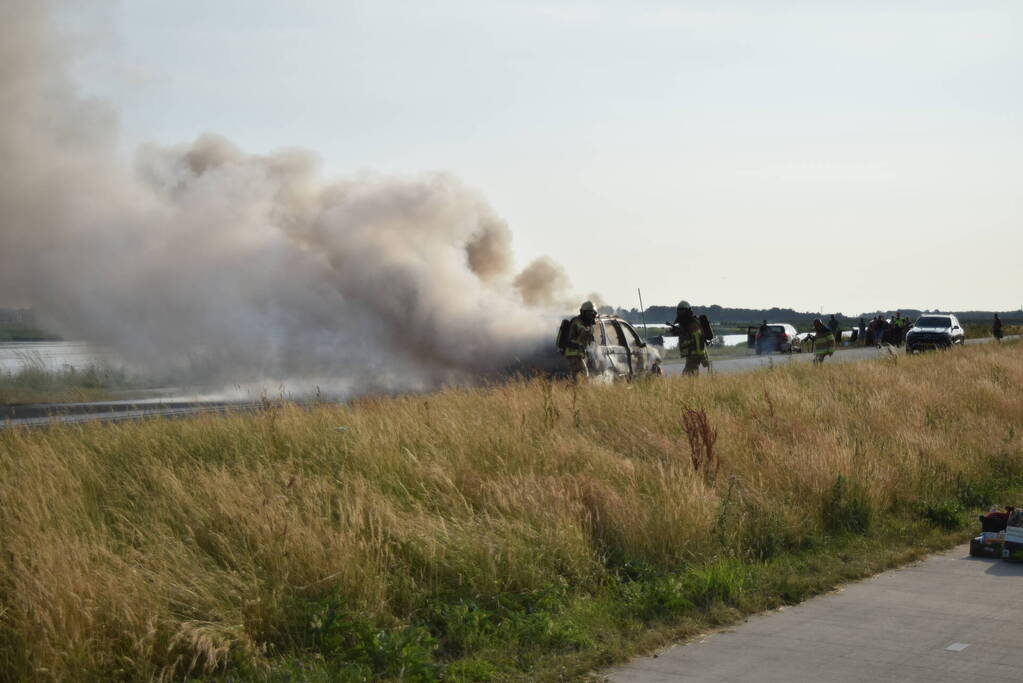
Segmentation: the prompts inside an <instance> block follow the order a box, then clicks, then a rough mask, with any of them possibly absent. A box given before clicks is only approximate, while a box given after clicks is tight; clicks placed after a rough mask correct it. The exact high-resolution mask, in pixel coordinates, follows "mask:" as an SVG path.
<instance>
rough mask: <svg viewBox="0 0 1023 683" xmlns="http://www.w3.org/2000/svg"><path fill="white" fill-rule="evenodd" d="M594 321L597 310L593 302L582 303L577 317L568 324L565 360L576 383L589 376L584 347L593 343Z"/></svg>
mask: <svg viewBox="0 0 1023 683" xmlns="http://www.w3.org/2000/svg"><path fill="white" fill-rule="evenodd" d="M596 321H597V310H596V309H595V308H594V307H593V302H591V301H584V302H583V305H582V306H580V307H579V315H577V316H576V317H574V318H572V322H571V323H570V324H569V329H568V342H567V344H566V345H565V359H566V360H568V371H569V372H571V373H572V379H574V380H575V381H576V382H578V381H579V380H583V379H586V378H588V377H589V376H590V370H589V368H588V367H587V365H586V347H587V346H589V345H590V344H592V343H593V325H594V323H595V322H596Z"/></svg>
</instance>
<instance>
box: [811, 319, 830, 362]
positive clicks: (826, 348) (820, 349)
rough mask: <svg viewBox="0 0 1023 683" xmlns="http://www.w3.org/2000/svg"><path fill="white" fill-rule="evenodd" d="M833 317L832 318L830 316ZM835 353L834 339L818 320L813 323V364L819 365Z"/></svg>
mask: <svg viewBox="0 0 1023 683" xmlns="http://www.w3.org/2000/svg"><path fill="white" fill-rule="evenodd" d="M832 317H833V316H832ZM834 353H835V337H834V336H833V335H832V333H831V330H829V329H828V328H826V327H825V326H824V323H823V322H821V319H820V318H816V319H814V321H813V364H814V365H820V364H821V363H823V362H824V359H825V358H827V357H828V356H831V355H834Z"/></svg>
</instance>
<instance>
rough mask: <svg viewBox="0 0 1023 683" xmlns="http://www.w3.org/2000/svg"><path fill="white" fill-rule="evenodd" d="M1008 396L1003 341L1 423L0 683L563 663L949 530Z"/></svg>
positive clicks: (592, 657)
mask: <svg viewBox="0 0 1023 683" xmlns="http://www.w3.org/2000/svg"><path fill="white" fill-rule="evenodd" d="M1021 383H1023V345H1021V344H1019V343H1006V344H1002V345H981V346H977V347H967V348H964V349H962V350H957V353H952V354H925V355H922V356H913V357H898V358H896V359H891V360H885V361H876V362H864V363H855V364H842V365H838V364H836V365H834V366H828V365H825V366H823V367H811V366H810V365H809V364H802V363H800V364H793V365H791V366H786V367H779V366H776V367H774V368H770V369H764V370H762V371H757V372H753V373H746V374H743V375H714V376H703V377H699V378H695V379H693V378H685V377H678V378H675V377H668V378H663V379H660V380H659V379H656V378H651V380H650V381H642V382H634V383H631V384H620V385H614V386H600V385H585V386H578V387H577V386H575V385H571V384H563V383H556V384H553V385H552V384H548V383H546V382H543V381H539V380H537V381H524V382H520V383H513V384H511V385H508V386H501V387H494V388H484V389H450V390H447V391H444V392H440V393H437V394H434V395H430V396H410V397H400V398H371V399H364V400H361V401H356V402H353V403H352V404H350V405H344V406H332V405H317V406H310V407H299V406H294V405H289V404H277V403H269V402H268V403H267V404H266V405H265V407H264V409H263V410H262V411H260V412H259V413H257V414H252V415H227V416H222V415H221V416H213V415H207V416H200V417H196V418H194V419H187V420H175V421H168V420H160V419H155V420H147V421H142V422H129V423H118V424H107V425H104V424H88V425H81V426H54V427H52V428H48V429H44V430H26V429H18V430H2V431H0V547H2V548H3V553H0V681H5V682H6V681H20V680H68V679H73V680H82V681H109V680H151V679H172V680H184V679H190V680H210V681H228V680H232V681H240V680H253V681H282V682H283V681H289V682H291V681H345V680H351V681H355V680H405V681H432V680H453V681H482V680H521V681H527V680H528V681H532V680H550V681H554V680H579V679H582V678H585V677H586V676H588V675H589V673H590V672H592V671H594V670H597V669H600V668H601V667H604V666H607V665H610V664H612V663H616V662H620V661H623V660H624V659H626V658H627V657H629V656H631V655H633V654H635V653H638V652H642V651H647V650H649V649H650V648H654V647H657V646H659V645H662V644H665V643H667V642H669V641H671V640H673V639H677V638H684V637H687V636H691V635H693V634H695V633H699V632H701V631H703V630H705V629H708V628H714V627H716V626H719V625H723V624H728V623H732V622H734V621H735V620H737V619H740V618H741V617H742V616H743V615H745V614H749V613H751V612H756V611H759V610H763V609H768V608H771V607H775V606H779V605H783V604H791V603H793V602H797V601H799V600H801V599H804V598H805V597H807V596H810V595H815V594H819V593H821V592H825V591H827V590H830V589H831V588H833V587H834V586H836V585H838V584H840V583H841V582H843V581H847V580H851V579H856V578H860V577H863V576H866V575H869V574H871V573H874V572H877V571H882V570H884V569H887V568H889V567H893V566H897V565H898V564H901V563H903V562H906V561H909V560H912V559H915V558H918V557H921V556H922V555H924V554H926V553H928V552H930V551H932V550H935V549H939V548H945V547H948V546H950V545H951V544H954V543H957V542H960V541H963V540H965V539H966V538H967V537H968V535H969V533H970V531H971V530H972V528H973V526H975V515H976V513H977V512H978V511H980V510H982V509H984V507H985V506H987V505H989V504H992V503H997V504H1005V503H1013V502H1015V503H1019V502H1020V501H1019V498H1018V497H1019V496H1020V495H1021V494H1023V432H1021V431H1020V429H1019V427H1018V425H1019V424H1020V423H1021V421H1023V395H1021V394H1020V392H1019V391H1018V387H1019V386H1020V385H1021ZM950 387H954V388H955V391H949V388H950ZM693 416H698V417H700V416H702V417H700V419H688V418H689V417H693ZM684 418H685V419H684ZM338 427H342V428H343V429H338Z"/></svg>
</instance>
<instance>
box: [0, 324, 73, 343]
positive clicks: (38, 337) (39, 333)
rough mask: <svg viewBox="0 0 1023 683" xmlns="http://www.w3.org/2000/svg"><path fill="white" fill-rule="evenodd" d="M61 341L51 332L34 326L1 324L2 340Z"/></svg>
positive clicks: (0, 336) (0, 340)
mask: <svg viewBox="0 0 1023 683" xmlns="http://www.w3.org/2000/svg"><path fill="white" fill-rule="evenodd" d="M25 341H60V337H59V336H58V335H55V334H53V333H51V332H47V331H45V330H40V329H37V328H34V327H9V326H3V325H0V342H25Z"/></svg>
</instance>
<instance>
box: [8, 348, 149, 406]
mask: <svg viewBox="0 0 1023 683" xmlns="http://www.w3.org/2000/svg"><path fill="white" fill-rule="evenodd" d="M129 386H131V382H129V380H128V379H127V377H126V376H125V375H124V373H122V372H119V371H117V370H113V369H110V368H103V367H100V366H98V365H95V364H90V365H88V366H86V367H85V368H82V369H77V368H74V367H72V366H70V365H68V366H64V367H63V368H60V369H58V370H52V369H49V368H47V367H45V366H44V365H43V363H42V362H41V361H40V360H38V359H35V360H33V359H31V358H30V359H28V360H27V362H26V363H25V364H24V365H22V367H21V368H19V369H18V370H17V371H9V370H8V371H4V370H0V405H17V404H25V403H61V402H69V401H98V400H103V399H107V398H112V397H114V396H115V395H116V392H117V390H119V389H125V388H128V387H129Z"/></svg>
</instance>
